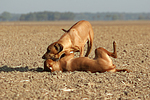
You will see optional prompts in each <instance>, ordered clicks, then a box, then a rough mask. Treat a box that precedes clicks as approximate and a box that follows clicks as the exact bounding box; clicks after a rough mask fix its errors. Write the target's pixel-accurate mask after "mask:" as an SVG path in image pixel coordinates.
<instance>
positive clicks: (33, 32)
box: [0, 21, 150, 100]
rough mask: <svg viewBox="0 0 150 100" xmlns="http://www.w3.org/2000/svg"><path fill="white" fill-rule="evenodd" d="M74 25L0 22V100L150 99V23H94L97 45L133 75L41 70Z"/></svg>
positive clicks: (95, 45) (72, 22)
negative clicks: (54, 44)
mask: <svg viewBox="0 0 150 100" xmlns="http://www.w3.org/2000/svg"><path fill="white" fill-rule="evenodd" d="M74 23H75V22H74V21H70V22H69V21H61V22H0V99H19V100H21V99H51V100H53V99H59V100H60V99H76V100H91V99H92V100H97V99H101V100H103V99H111V100H125V99H128V100H131V99H135V100H138V99H139V100H141V99H143V100H149V99H150V21H126V22H121V21H113V22H102V21H98V22H97V21H95V22H91V24H92V27H93V30H94V46H93V50H92V52H91V54H90V57H91V58H93V57H94V50H95V49H96V48H97V47H104V48H105V49H107V50H108V51H112V43H113V41H116V43H117V53H118V58H117V59H113V62H114V64H115V65H116V66H117V68H127V69H130V70H132V71H133V72H131V73H126V72H121V73H119V72H117V73H110V72H105V73H98V72H97V73H90V72H78V71H75V72H63V73H62V72H54V73H51V72H42V70H43V62H44V60H43V59H42V58H41V57H42V55H43V54H44V53H45V52H46V48H47V46H48V45H49V44H51V43H52V42H55V41H57V40H58V39H59V38H60V36H61V35H62V34H63V33H64V32H63V31H62V30H61V29H62V28H65V29H69V28H70V27H71V26H72V25H73V24H74Z"/></svg>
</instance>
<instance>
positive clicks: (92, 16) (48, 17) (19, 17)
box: [0, 11, 150, 21]
mask: <svg viewBox="0 0 150 100" xmlns="http://www.w3.org/2000/svg"><path fill="white" fill-rule="evenodd" d="M57 20H150V13H109V12H106V13H72V12H63V13H62V12H48V11H44V12H33V13H27V14H12V13H9V12H3V13H2V14H0V21H57Z"/></svg>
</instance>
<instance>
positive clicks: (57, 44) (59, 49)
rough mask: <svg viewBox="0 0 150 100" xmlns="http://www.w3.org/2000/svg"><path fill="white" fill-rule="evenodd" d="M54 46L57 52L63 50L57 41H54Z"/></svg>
mask: <svg viewBox="0 0 150 100" xmlns="http://www.w3.org/2000/svg"><path fill="white" fill-rule="evenodd" d="M54 47H55V49H56V50H57V51H58V53H59V52H61V51H62V50H63V46H62V45H61V44H59V43H56V44H55V45H54Z"/></svg>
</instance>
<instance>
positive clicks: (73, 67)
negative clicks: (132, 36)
mask: <svg viewBox="0 0 150 100" xmlns="http://www.w3.org/2000/svg"><path fill="white" fill-rule="evenodd" d="M113 49H114V51H113V53H111V52H109V51H107V50H106V49H104V48H102V47H99V48H97V49H96V50H95V58H94V59H89V58H88V57H79V58H74V54H73V53H72V54H71V53H68V54H65V56H64V57H62V58H61V59H60V60H59V61H53V60H51V59H47V60H46V61H45V62H44V70H47V71H51V72H53V71H90V72H105V71H108V72H120V71H127V72H130V71H129V70H127V69H115V68H116V66H115V65H114V64H113V63H112V60H111V58H110V57H109V56H111V57H113V58H117V52H116V43H115V42H113Z"/></svg>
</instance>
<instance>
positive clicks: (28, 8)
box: [0, 0, 150, 14]
mask: <svg viewBox="0 0 150 100" xmlns="http://www.w3.org/2000/svg"><path fill="white" fill-rule="evenodd" d="M4 11H8V12H10V13H18V14H21V13H29V12H39V11H59V12H68V11H70V12H76V13H78V12H93V13H95V12H127V13H136V12H145V13H147V12H149V13H150V0H0V13H2V12H4Z"/></svg>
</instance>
